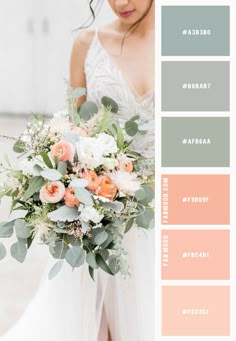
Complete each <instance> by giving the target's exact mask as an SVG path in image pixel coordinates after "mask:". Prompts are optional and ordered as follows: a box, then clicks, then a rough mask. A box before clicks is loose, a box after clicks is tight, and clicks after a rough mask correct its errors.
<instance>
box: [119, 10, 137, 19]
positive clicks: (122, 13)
mask: <svg viewBox="0 0 236 341" xmlns="http://www.w3.org/2000/svg"><path fill="white" fill-rule="evenodd" d="M134 11H135V10H132V11H124V12H119V15H120V16H121V17H122V18H128V17H130V16H131V15H132V14H133V13H134Z"/></svg>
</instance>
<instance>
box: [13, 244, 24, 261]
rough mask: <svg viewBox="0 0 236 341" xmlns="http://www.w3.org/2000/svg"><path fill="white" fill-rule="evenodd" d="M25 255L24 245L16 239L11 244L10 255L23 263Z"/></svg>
mask: <svg viewBox="0 0 236 341" xmlns="http://www.w3.org/2000/svg"><path fill="white" fill-rule="evenodd" d="M26 255H27V247H26V245H25V244H24V243H23V242H21V241H18V242H16V243H14V244H12V246H11V256H12V257H13V258H14V259H15V260H17V261H18V262H20V263H23V262H24V260H25V257H26Z"/></svg>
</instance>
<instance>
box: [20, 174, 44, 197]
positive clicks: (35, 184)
mask: <svg viewBox="0 0 236 341" xmlns="http://www.w3.org/2000/svg"><path fill="white" fill-rule="evenodd" d="M44 184H45V181H44V179H43V178H42V177H41V176H34V177H33V178H32V179H31V181H30V183H29V187H28V189H27V190H26V192H25V194H24V196H23V200H24V201H26V200H28V199H29V198H30V197H32V195H33V194H34V193H36V192H38V191H39V190H40V189H41V188H42V187H43V185H44Z"/></svg>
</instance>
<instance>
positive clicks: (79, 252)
mask: <svg viewBox="0 0 236 341" xmlns="http://www.w3.org/2000/svg"><path fill="white" fill-rule="evenodd" d="M65 259H66V261H67V263H69V264H70V265H71V266H72V268H77V267H80V266H81V265H82V264H83V263H84V260H85V251H84V250H83V249H81V247H80V246H72V247H71V248H70V249H69V250H68V251H67V252H66V254H65Z"/></svg>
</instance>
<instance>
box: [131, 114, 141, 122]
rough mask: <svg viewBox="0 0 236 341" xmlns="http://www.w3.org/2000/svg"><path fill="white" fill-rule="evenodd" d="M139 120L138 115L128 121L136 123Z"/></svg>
mask: <svg viewBox="0 0 236 341" xmlns="http://www.w3.org/2000/svg"><path fill="white" fill-rule="evenodd" d="M139 119H140V115H134V116H133V117H131V118H130V119H129V120H130V121H136V120H139Z"/></svg>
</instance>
